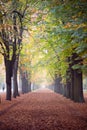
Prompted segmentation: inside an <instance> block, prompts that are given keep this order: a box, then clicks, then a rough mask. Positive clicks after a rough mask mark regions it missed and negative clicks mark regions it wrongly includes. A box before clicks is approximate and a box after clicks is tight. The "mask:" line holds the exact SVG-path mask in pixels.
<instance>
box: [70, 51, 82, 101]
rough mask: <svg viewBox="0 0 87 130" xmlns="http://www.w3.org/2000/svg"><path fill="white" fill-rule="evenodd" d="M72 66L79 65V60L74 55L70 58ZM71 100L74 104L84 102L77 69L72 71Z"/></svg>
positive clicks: (80, 76) (80, 74)
mask: <svg viewBox="0 0 87 130" xmlns="http://www.w3.org/2000/svg"><path fill="white" fill-rule="evenodd" d="M72 61H73V62H72V66H73V65H77V64H79V63H81V59H80V58H79V57H78V55H77V54H76V53H74V54H73V56H72ZM71 74H72V100H74V101H75V102H84V97H83V85H82V72H81V71H80V70H79V69H72V73H71Z"/></svg>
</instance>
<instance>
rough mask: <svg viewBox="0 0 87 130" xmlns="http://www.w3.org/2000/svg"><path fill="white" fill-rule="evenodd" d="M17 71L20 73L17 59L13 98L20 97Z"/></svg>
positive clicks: (14, 71) (14, 72) (14, 70)
mask: <svg viewBox="0 0 87 130" xmlns="http://www.w3.org/2000/svg"><path fill="white" fill-rule="evenodd" d="M17 71H18V59H16V61H15V63H14V68H13V97H14V98H16V96H19V92H18V82H17Z"/></svg>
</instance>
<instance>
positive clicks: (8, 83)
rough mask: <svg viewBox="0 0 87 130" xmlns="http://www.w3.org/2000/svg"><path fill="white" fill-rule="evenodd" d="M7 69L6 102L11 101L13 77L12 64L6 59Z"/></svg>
mask: <svg viewBox="0 0 87 130" xmlns="http://www.w3.org/2000/svg"><path fill="white" fill-rule="evenodd" d="M5 69H6V87H7V91H6V100H11V77H12V62H11V61H10V60H7V59H5Z"/></svg>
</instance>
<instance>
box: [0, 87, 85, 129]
mask: <svg viewBox="0 0 87 130" xmlns="http://www.w3.org/2000/svg"><path fill="white" fill-rule="evenodd" d="M86 100H87V99H86ZM0 130H87V102H86V103H83V104H78V103H74V102H73V101H70V100H69V99H66V98H65V97H63V96H62V95H59V94H56V93H53V92H52V91H50V90H48V89H44V90H38V91H36V92H32V93H28V94H25V95H21V96H20V97H18V98H17V99H13V100H12V101H11V102H10V101H5V100H4V99H2V103H1V104H0Z"/></svg>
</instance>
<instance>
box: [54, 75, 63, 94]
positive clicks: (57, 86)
mask: <svg viewBox="0 0 87 130" xmlns="http://www.w3.org/2000/svg"><path fill="white" fill-rule="evenodd" d="M60 82H61V77H60V76H55V86H54V91H55V92H57V93H60V94H61V93H62V92H61V89H62V88H61V87H62V85H61V83H60Z"/></svg>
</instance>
